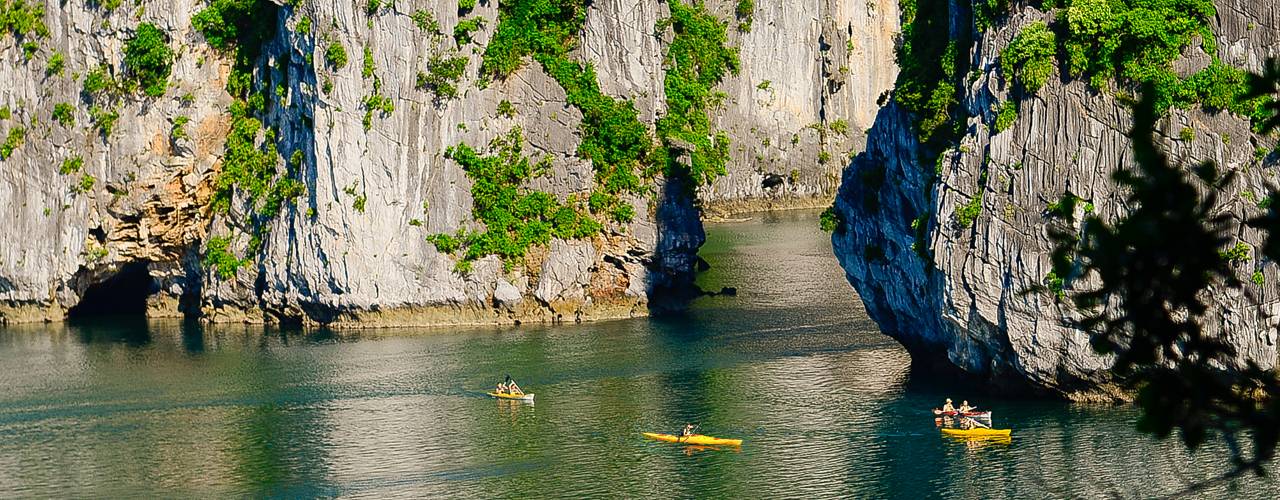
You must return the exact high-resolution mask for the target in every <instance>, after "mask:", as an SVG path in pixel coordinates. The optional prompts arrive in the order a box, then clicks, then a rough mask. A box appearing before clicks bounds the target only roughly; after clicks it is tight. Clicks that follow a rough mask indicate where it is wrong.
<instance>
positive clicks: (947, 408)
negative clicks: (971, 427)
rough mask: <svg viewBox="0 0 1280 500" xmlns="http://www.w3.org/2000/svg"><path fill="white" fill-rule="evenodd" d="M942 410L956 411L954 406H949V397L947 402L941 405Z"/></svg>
mask: <svg viewBox="0 0 1280 500" xmlns="http://www.w3.org/2000/svg"><path fill="white" fill-rule="evenodd" d="M942 411H956V407H954V406H951V398H947V404H944V405H942Z"/></svg>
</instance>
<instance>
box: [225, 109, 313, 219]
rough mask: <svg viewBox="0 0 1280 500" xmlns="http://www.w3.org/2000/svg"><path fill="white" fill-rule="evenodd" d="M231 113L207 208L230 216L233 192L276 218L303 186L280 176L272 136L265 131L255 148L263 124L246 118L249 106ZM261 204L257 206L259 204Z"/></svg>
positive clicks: (269, 132) (277, 156) (273, 136)
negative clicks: (225, 143) (228, 130)
mask: <svg viewBox="0 0 1280 500" xmlns="http://www.w3.org/2000/svg"><path fill="white" fill-rule="evenodd" d="M229 111H230V112H231V131H230V133H229V134H228V135H227V145H226V152H225V153H224V154H223V156H222V172H221V173H219V174H218V177H217V179H215V181H214V182H215V186H214V192H213V196H212V197H211V198H210V201H209V203H210V206H212V207H213V209H214V211H215V212H221V213H224V214H227V213H230V210H231V202H232V200H233V199H234V198H235V191H236V190H237V189H240V190H242V191H243V192H244V193H245V198H246V201H247V202H248V204H249V206H250V207H251V208H253V209H256V211H257V213H258V214H259V215H261V216H262V217H265V218H268V219H269V218H272V217H275V215H276V214H278V213H279V211H280V209H281V208H282V206H283V204H284V203H286V202H290V201H292V200H294V199H296V198H297V197H298V196H300V195H301V194H302V192H303V191H304V189H305V186H303V185H302V183H301V182H299V181H297V180H296V179H293V178H292V177H291V176H290V175H280V176H279V177H280V178H279V179H278V180H277V176H278V175H279V174H280V172H279V170H278V168H277V165H278V163H279V162H280V158H279V155H278V154H277V152H276V145H275V133H274V132H273V131H271V130H267V132H266V134H265V135H266V137H265V139H264V140H263V144H262V147H261V148H258V147H255V146H254V144H255V142H256V141H257V137H258V133H259V132H260V131H262V123H261V122H259V121H258V119H256V118H253V117H251V116H249V113H250V111H251V110H250V107H249V105H247V104H245V103H244V102H236V103H234V104H232V105H231V108H230V109H229ZM260 200H261V201H262V204H261V206H260V207H259V201H260Z"/></svg>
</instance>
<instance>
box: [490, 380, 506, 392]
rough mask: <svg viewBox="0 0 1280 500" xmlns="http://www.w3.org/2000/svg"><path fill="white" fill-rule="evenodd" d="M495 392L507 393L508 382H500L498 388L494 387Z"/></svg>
mask: <svg viewBox="0 0 1280 500" xmlns="http://www.w3.org/2000/svg"><path fill="white" fill-rule="evenodd" d="M493 393H494V394H506V393H507V384H504V383H502V382H498V388H497V389H494V390H493Z"/></svg>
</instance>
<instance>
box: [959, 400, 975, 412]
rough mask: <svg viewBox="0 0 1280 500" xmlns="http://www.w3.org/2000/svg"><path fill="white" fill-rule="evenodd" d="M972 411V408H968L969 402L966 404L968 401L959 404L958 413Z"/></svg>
mask: <svg viewBox="0 0 1280 500" xmlns="http://www.w3.org/2000/svg"><path fill="white" fill-rule="evenodd" d="M972 409H973V407H972V406H969V402H968V401H963V402H961V403H960V413H965V412H967V411H969V410H972Z"/></svg>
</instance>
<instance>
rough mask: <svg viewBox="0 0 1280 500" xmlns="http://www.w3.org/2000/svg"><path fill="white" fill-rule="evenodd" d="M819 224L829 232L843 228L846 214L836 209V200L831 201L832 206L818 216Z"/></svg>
mask: <svg viewBox="0 0 1280 500" xmlns="http://www.w3.org/2000/svg"><path fill="white" fill-rule="evenodd" d="M818 226H819V227H821V228H822V230H823V231H826V232H828V233H830V232H832V231H842V230H843V227H844V216H843V215H842V214H841V213H840V212H838V211H837V210H836V204H835V202H831V206H829V207H827V209H826V210H823V211H822V214H820V215H819V216H818Z"/></svg>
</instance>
